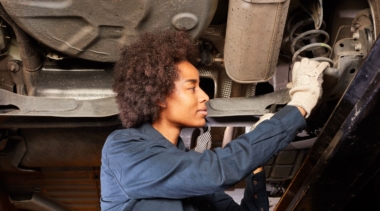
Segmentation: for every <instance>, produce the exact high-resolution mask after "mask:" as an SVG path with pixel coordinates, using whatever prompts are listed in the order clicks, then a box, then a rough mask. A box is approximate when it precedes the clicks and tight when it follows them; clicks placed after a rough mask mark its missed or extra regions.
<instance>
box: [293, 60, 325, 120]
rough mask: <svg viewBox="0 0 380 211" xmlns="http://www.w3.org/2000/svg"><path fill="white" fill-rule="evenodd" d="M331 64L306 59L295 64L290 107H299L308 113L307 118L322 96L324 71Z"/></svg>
mask: <svg viewBox="0 0 380 211" xmlns="http://www.w3.org/2000/svg"><path fill="white" fill-rule="evenodd" d="M328 66H329V63H327V62H322V63H319V62H317V61H313V60H309V59H307V58H304V59H302V60H301V62H296V63H294V66H293V72H292V80H293V81H292V84H291V85H290V86H291V87H289V88H291V89H290V91H289V94H290V98H291V100H290V102H289V103H288V105H293V106H299V107H301V108H303V109H304V110H305V111H306V113H307V114H306V118H307V117H309V116H310V113H311V110H313V108H314V107H315V106H316V105H317V102H318V99H319V98H320V97H321V96H322V82H323V70H325V69H326V67H328Z"/></svg>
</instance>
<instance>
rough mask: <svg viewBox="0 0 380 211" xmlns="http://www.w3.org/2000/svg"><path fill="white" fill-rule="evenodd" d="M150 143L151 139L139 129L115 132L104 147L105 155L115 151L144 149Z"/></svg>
mask: <svg viewBox="0 0 380 211" xmlns="http://www.w3.org/2000/svg"><path fill="white" fill-rule="evenodd" d="M149 142H150V137H149V136H148V135H146V134H144V133H143V132H141V131H140V130H139V129H136V128H128V129H121V130H115V131H113V132H112V133H111V134H110V135H109V136H108V137H107V140H106V142H105V143H104V146H103V150H102V152H103V154H104V153H109V152H112V151H115V150H122V149H127V148H131V147H132V148H138V147H143V146H144V144H148V143H149Z"/></svg>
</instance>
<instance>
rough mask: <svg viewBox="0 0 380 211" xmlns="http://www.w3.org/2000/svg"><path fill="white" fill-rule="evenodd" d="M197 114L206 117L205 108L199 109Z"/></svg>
mask: <svg viewBox="0 0 380 211" xmlns="http://www.w3.org/2000/svg"><path fill="white" fill-rule="evenodd" d="M197 112H198V113H201V114H204V115H205V116H206V115H207V108H201V109H198V111H197Z"/></svg>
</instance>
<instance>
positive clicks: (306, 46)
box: [288, 14, 333, 65]
mask: <svg viewBox="0 0 380 211" xmlns="http://www.w3.org/2000/svg"><path fill="white" fill-rule="evenodd" d="M296 15H297V14H296ZM296 15H295V16H296ZM295 16H293V17H292V18H290V19H289V22H288V24H290V22H291V21H292V20H293V19H294V17H295ZM312 25H313V26H314V20H313V19H312V18H307V19H304V20H301V21H299V22H297V23H295V24H294V25H293V26H292V27H291V29H290V31H289V39H290V42H291V47H290V50H291V52H292V54H293V57H292V63H294V62H296V61H299V60H301V59H302V58H305V57H309V58H310V59H312V60H316V61H326V62H329V63H330V64H331V65H333V61H332V60H331V59H330V54H331V51H332V48H331V46H330V45H328V44H327V43H328V42H329V40H330V35H329V34H328V33H327V32H326V31H324V29H325V28H326V24H325V22H323V24H322V27H321V29H315V27H314V29H310V30H305V29H308V28H307V26H312ZM289 28H290V27H289ZM296 33H297V34H296ZM322 38H324V39H323V40H322ZM308 52H312V54H310V53H308Z"/></svg>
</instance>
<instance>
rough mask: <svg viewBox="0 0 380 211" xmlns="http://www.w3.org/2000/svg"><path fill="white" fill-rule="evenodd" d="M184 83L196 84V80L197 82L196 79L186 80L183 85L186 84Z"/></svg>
mask: <svg viewBox="0 0 380 211" xmlns="http://www.w3.org/2000/svg"><path fill="white" fill-rule="evenodd" d="M186 82H190V83H197V82H198V80H197V79H187V80H186V81H185V83H186Z"/></svg>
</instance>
